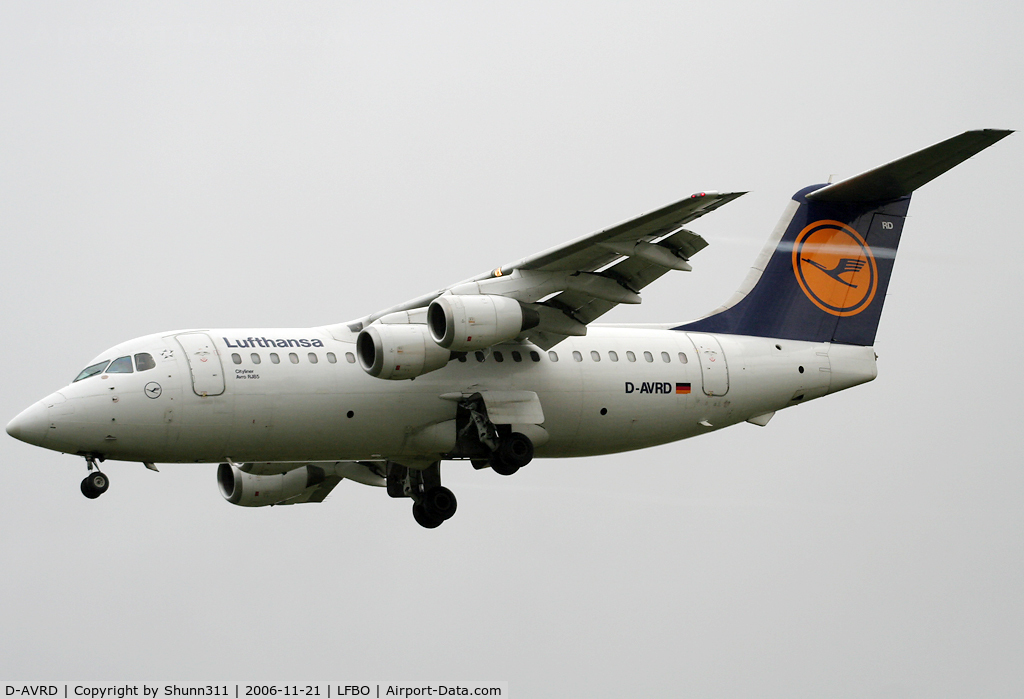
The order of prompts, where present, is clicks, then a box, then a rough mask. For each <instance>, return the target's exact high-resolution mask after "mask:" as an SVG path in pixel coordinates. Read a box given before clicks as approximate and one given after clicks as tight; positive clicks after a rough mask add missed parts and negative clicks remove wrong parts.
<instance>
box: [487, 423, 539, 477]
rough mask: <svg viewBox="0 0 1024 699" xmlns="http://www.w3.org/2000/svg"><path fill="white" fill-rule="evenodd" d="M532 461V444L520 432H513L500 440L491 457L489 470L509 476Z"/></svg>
mask: <svg viewBox="0 0 1024 699" xmlns="http://www.w3.org/2000/svg"><path fill="white" fill-rule="evenodd" d="M532 460H533V442H531V441H530V438H529V437H527V436H526V435H525V434H522V433H521V432H513V433H512V434H510V435H509V436H507V437H505V438H504V439H503V440H501V444H499V445H498V450H497V451H495V452H494V454H493V455H492V456H491V468H493V469H494V471H495V472H496V473H500V474H501V475H503V476H511V475H512V474H513V473H515V472H516V471H518V470H519V469H521V468H522V467H523V466H525V465H526V464H528V463H530V461H532Z"/></svg>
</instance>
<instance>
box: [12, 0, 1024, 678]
mask: <svg viewBox="0 0 1024 699" xmlns="http://www.w3.org/2000/svg"><path fill="white" fill-rule="evenodd" d="M1022 29H1024V10H1022V8H1021V6H1019V5H1016V4H1014V3H1006V2H1000V3H994V2H975V3H964V2H909V3H893V2H857V3H840V2H830V3H822V2H773V3H706V2H705V3H683V2H663V3H657V2H630V3H604V2H591V3H564V2H551V1H550V0H549V1H548V2H542V3H541V2H528V1H523V0H520V1H519V2H515V3H477V2H465V3H449V2H439V3H412V2H410V3H395V2H375V3H336V2H311V3H302V4H299V3H279V4H267V3H259V2H235V3H218V4H211V3H187V2H176V3H166V4H143V3H123V4H122V3H15V2H7V3H3V4H2V5H0V95H2V97H0V235H2V237H0V240H2V245H3V248H2V250H3V254H2V255H0V265H2V274H0V294H2V296H0V298H2V308H3V327H4V328H5V330H4V334H3V341H2V342H0V364H2V366H4V367H5V368H6V377H7V378H6V379H5V380H4V382H3V388H4V390H3V391H2V392H0V422H3V423H6V421H7V420H9V419H10V418H12V417H13V416H14V415H16V414H17V413H18V412H19V411H21V410H22V409H23V408H25V407H27V406H28V405H29V404H31V403H32V402H34V401H36V400H38V399H40V398H42V397H43V396H45V395H47V394H48V393H50V392H52V391H54V390H56V389H58V388H59V387H61V386H62V385H65V384H66V383H67V382H68V381H69V380H70V379H71V378H72V377H73V376H74V375H75V374H76V373H77V372H78V371H79V370H80V369H81V368H82V367H83V366H85V365H86V363H87V362H88V360H89V359H91V358H92V357H94V356H95V355H97V354H98V353H99V352H101V351H103V350H104V349H105V348H107V347H109V346H111V345H114V344H116V343H118V342H120V341H123V340H126V339H129V338H132V337H135V336H139V335H144V334H147V333H151V332H158V331H163V330H171V329H177V328H186V327H234V326H243V327H261V326H269V327H274V326H310V325H320V324H326V323H331V322H339V321H344V320H349V319H352V318H357V317H360V316H363V315H366V314H367V313H370V312H373V311H376V310H379V309H382V308H384V307H387V306H390V305H392V304H395V303H398V302H401V301H404V300H406V299H408V298H412V297H415V296H418V295H420V294H422V293H424V292H427V291H430V290H433V289H435V288H437V287H440V286H444V285H446V284H449V283H452V282H455V281H458V280H461V279H464V278H466V277H469V276H471V275H474V274H477V273H479V272H482V271H484V270H487V269H491V268H494V267H496V266H498V265H499V264H502V263H505V262H509V261H511V260H515V259H519V258H521V257H523V256H525V255H529V254H531V253H534V252H537V251H539V250H542V249H545V248H548V247H550V246H552V245H555V244H558V243H560V242H563V241H565V240H568V239H570V238H573V237H576V236H579V235H583V234H586V233H590V232H592V231H595V230H598V229H601V228H604V227H607V226H609V225H611V224H614V223H617V222H619V221H622V220H625V219H628V218H631V217H633V216H636V215H639V214H641V213H644V212H646V211H648V210H650V209H653V208H656V207H658V206H661V205H663V204H666V203H668V202H671V201H674V200H676V199H679V198H681V197H683V196H687V195H689V194H690V193H692V192H694V191H698V190H702V189H717V190H723V191H724V190H732V191H735V190H749V191H750V194H748V195H747V196H744V197H742V198H740V199H739V200H737V201H736V202H734V203H731V204H729V205H727V206H725V207H723V208H722V209H721V210H719V211H717V212H715V213H713V214H711V215H709V216H707V217H705V218H702V219H700V220H699V221H698V222H696V223H695V224H693V226H692V227H693V229H694V230H696V231H697V232H698V233H700V234H701V235H703V236H704V237H705V238H706V239H707V240H708V241H709V242H710V247H708V248H707V249H706V250H705V251H703V252H702V253H701V254H700V255H699V256H698V257H697V258H695V260H694V271H693V272H692V273H689V274H684V273H672V274H670V275H668V276H666V277H665V278H663V279H662V280H661V281H659V282H658V283H656V284H655V285H653V286H651V287H650V288H649V289H647V290H646V291H645V292H644V303H643V305H642V306H639V307H625V308H619V309H617V310H616V311H615V312H614V313H613V314H611V315H609V316H608V317H607V318H608V319H610V320H617V321H623V322H641V321H669V320H686V319H689V318H693V317H696V316H699V315H701V314H703V313H704V312H706V311H707V310H709V309H711V308H714V307H716V306H718V305H719V304H720V303H722V302H723V301H724V300H725V299H726V298H727V297H728V296H729V295H730V294H731V292H732V291H733V290H734V289H735V287H736V286H737V285H738V284H739V282H740V281H741V280H742V279H743V277H744V275H745V274H746V271H747V269H748V268H749V266H750V264H751V263H752V262H753V260H754V258H755V257H756V255H757V253H758V251H759V250H760V248H761V245H762V244H763V242H764V240H765V239H766V237H767V236H768V234H769V233H770V231H771V230H772V228H773V226H774V225H775V223H776V221H777V219H778V217H779V215H780V214H781V213H782V210H783V208H784V206H785V204H786V200H787V199H788V197H789V196H790V195H791V194H792V193H793V192H795V191H796V190H798V189H800V188H801V187H803V186H805V185H808V184H812V183H816V182H823V181H825V180H826V179H827V178H828V177H829V175H832V174H835V175H838V176H847V175H852V174H855V173H857V172H859V171H862V170H865V169H868V168H870V167H874V166H876V165H879V164H881V163H883V162H886V161H889V160H892V159H894V158H896V157H899V156H901V155H904V154H906V153H909V152H911V151H914V150H917V149H919V148H923V147H925V146H927V145H930V144H931V143H934V142H936V141H939V140H942V139H945V138H948V137H950V136H953V135H955V134H957V133H960V132H962V131H964V130H966V129H973V128H986V127H989V128H1010V129H1014V128H1022V127H1024V91H1022V90H1021V75H1024V49H1022V47H1021V42H1020V33H1021V30H1022ZM1022 163H1024V136H1022V135H1021V134H1016V135H1013V136H1011V137H1009V138H1008V139H1006V140H1004V141H1002V142H1000V143H998V144H997V145H995V146H993V147H992V148H991V149H989V150H987V151H985V152H983V153H981V154H980V155H978V156H976V157H975V158H973V159H971V160H969V161H968V162H966V163H964V164H962V165H961V166H959V167H957V168H956V169H954V170H953V171H951V172H950V173H948V174H946V175H944V176H943V177H941V178H940V179H938V180H936V181H934V182H932V183H931V184H928V185H926V186H925V187H924V188H923V189H922V190H920V191H919V192H918V193H917V194H915V195H914V200H913V203H912V205H911V209H910V218H909V219H908V222H907V225H906V228H905V230H904V235H903V245H902V246H901V249H900V258H899V260H898V261H897V263H896V269H895V273H894V276H893V280H892V284H891V286H890V289H889V299H888V302H887V304H886V311H885V314H884V316H883V318H882V323H881V327H880V328H879V333H878V344H877V352H878V354H879V355H880V359H879V378H878V380H877V381H875V382H874V383H872V384H868V385H866V386H862V387H859V388H856V389H853V390H851V391H847V392H845V393H841V394H838V395H834V396H829V397H826V398H824V399H822V400H819V401H814V402H812V403H810V404H807V405H803V406H800V407H796V408H793V409H790V410H787V411H784V412H782V413H780V414H778V415H777V416H776V417H775V418H774V419H773V420H772V422H771V424H770V425H769V426H768V427H766V428H764V429H762V428H758V427H754V426H752V425H747V424H743V425H738V426H735V427H732V428H729V429H727V430H724V431H721V432H717V433H714V434H711V435H708V436H705V437H702V438H699V439H696V440H691V441H687V442H680V443H676V444H671V445H666V446H663V447H659V448H655V449H648V450H645V451H640V452H634V453H631V454H624V455H615V456H606V457H601V458H587V459H572V460H564V461H555V460H550V461H536V462H534V463H532V464H531V465H530V466H529V467H527V468H525V469H523V470H522V471H521V472H520V473H519V474H517V475H516V476H515V477H512V478H502V477H499V476H497V475H496V474H494V473H491V472H489V471H484V472H475V471H473V470H472V469H471V468H470V467H469V466H468V465H462V464H455V465H449V466H448V467H447V468H446V470H445V478H446V484H448V485H449V486H450V487H451V488H452V489H453V490H454V491H455V492H456V493H457V495H458V497H459V513H458V515H457V516H456V517H455V518H454V519H453V520H451V521H450V522H448V523H446V524H445V525H444V526H442V527H441V528H439V529H436V530H433V531H427V530H423V529H421V528H420V527H419V526H417V525H416V524H415V523H414V522H413V520H412V517H411V516H410V513H409V505H408V501H404V500H403V501H394V500H390V499H389V498H388V497H387V496H386V495H385V493H384V492H383V491H382V490H380V489H372V488H367V487H363V486H359V485H357V484H354V483H342V484H341V485H340V486H339V487H338V488H337V489H336V490H335V491H334V494H333V495H332V496H331V498H330V499H329V500H328V501H327V502H326V503H324V504H322V505H309V506H304V507H291V508H287V507H275V508H262V509H255V510H249V509H244V508H238V507H234V506H232V505H230V504H228V503H226V502H225V501H223V500H222V499H221V496H220V494H219V492H218V490H217V486H216V482H215V467H214V466H212V465H180V466H171V465H169V466H165V467H162V468H161V472H160V473H152V472H150V471H147V470H145V469H144V468H143V467H142V466H141V465H139V464H127V463H126V464H122V463H110V464H108V467H107V468H106V469H105V470H106V471H107V472H108V473H109V475H110V476H111V480H112V485H111V487H110V491H109V492H108V493H107V494H106V495H104V496H103V498H101V499H99V500H96V501H88V500H86V499H85V498H83V497H82V496H81V494H80V492H79V481H80V480H81V479H82V477H83V476H84V475H85V469H84V463H83V461H82V460H81V459H80V458H77V457H72V456H65V455H60V454H57V453H55V452H50V451H46V450H42V449H38V448H35V447H31V446H29V445H27V444H23V443H21V442H17V441H15V440H13V439H11V438H9V437H7V435H5V434H4V435H0V436H2V439H0V461H2V466H0V468H2V474H3V482H4V490H5V493H6V496H5V497H4V498H3V500H4V504H3V506H0V571H2V574H0V681H10V680H16V679H17V680H20V679H26V680H122V681H124V680H169V679H177V680H194V681H203V680H211V681H219V682H228V681H243V682H244V681H292V682H300V681H318V680H330V681H336V682H339V681H345V680H349V679H358V680H378V679H379V680H392V681H399V680H444V681H460V680H461V681H469V680H501V681H507V682H508V683H509V687H510V690H511V692H512V695H513V696H516V697H566V696H581V697H582V696H587V697H622V696H715V697H727V696H736V697H750V696H758V697H802V696H806V697H821V696H830V697H842V696H848V697H863V696H892V697H929V698H931V697H938V696H989V697H995V696H1020V695H1021V693H1022V692H1024V660H1022V659H1024V594H1022V590H1024V508H1022V502H1024V473H1022V457H1021V453H1022V446H1024V445H1022V439H1021V433H1022V431H1021V418H1022V417H1024V411H1022V409H1021V396H1022V395H1024V376H1022V371H1024V370H1022V364H1021V361H1020V353H1021V351H1022V346H1024V323H1022V315H1024V314H1022V303H1021V291H1020V287H1019V280H1020V278H1021V271H1020V269H1021V268H1020V264H1021V260H1022V259H1024V235H1022V231H1021V224H1020V223H1019V218H1017V217H1018V216H1019V208H1020V207H1019V201H1020V196H1021V185H1022V180H1024V178H1022V174H1024V166H1022ZM1015 211H1017V212H1018V213H1016V214H1015V213H1014V212H1015Z"/></svg>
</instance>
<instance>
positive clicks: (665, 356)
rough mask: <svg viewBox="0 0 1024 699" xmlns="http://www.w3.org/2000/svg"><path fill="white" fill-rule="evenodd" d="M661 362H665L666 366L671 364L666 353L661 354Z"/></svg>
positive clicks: (670, 358)
mask: <svg viewBox="0 0 1024 699" xmlns="http://www.w3.org/2000/svg"><path fill="white" fill-rule="evenodd" d="M661 361H663V362H665V363H666V364H670V363H671V362H672V357H671V356H670V355H669V353H668V352H662V353H661Z"/></svg>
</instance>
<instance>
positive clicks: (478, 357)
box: [473, 352, 486, 362]
mask: <svg viewBox="0 0 1024 699" xmlns="http://www.w3.org/2000/svg"><path fill="white" fill-rule="evenodd" d="M473 356H474V357H476V360H477V361H478V362H482V361H483V360H484V359H485V358H486V355H485V354H484V353H483V352H474V353H473Z"/></svg>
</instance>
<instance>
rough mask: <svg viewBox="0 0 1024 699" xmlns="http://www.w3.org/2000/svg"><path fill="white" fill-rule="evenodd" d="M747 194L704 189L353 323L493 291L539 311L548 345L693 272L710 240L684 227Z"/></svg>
mask: <svg viewBox="0 0 1024 699" xmlns="http://www.w3.org/2000/svg"><path fill="white" fill-rule="evenodd" d="M743 194H745V192H723V193H720V192H700V193H697V194H694V195H691V196H689V197H687V198H686V199H682V200H680V201H677V202H674V203H672V204H669V205H668V206H664V207H662V208H660V209H657V210H655V211H651V212H650V213H647V214H644V215H643V216H639V217H637V218H634V219H632V220H630V221H626V222H625V223H620V224H619V225H617V226H612V227H611V228H607V229H605V230H603V231H598V232H597V233H593V234H591V235H587V236H583V237H581V238H577V239H575V240H572V241H569V242H568V243H564V244H562V245H559V246H556V247H553V248H550V249H548V250H544V251H543V252H539V253H537V254H535V255H531V256H530V257H524V258H523V259H521V260H517V261H515V262H510V263H508V264H505V265H502V266H501V267H498V268H496V269H493V270H491V271H489V272H486V273H484V274H481V275H478V276H476V277H473V278H471V279H467V280H466V281H463V282H460V283H458V284H453V285H452V286H449V287H446V288H443V289H439V290H437V291H435V292H432V293H430V294H426V295H424V296H421V297H419V298H416V299H412V300H411V301H407V302H405V303H403V304H399V305H398V306H393V307H391V308H388V309H385V310H383V311H380V312H378V313H374V314H373V315H370V316H367V317H366V318H363V319H361V320H359V321H355V322H353V323H346V324H345V325H347V326H348V328H349V329H350V330H352V331H353V332H358V331H359V330H361V329H362V328H364V327H365V326H366V325H368V324H370V323H372V322H373V321H374V320H377V319H378V318H381V317H383V316H385V315H389V314H391V313H398V312H403V311H405V312H410V315H413V314H414V312H415V311H417V310H418V309H424V310H425V309H426V307H427V306H428V305H429V304H430V302H431V301H433V300H434V299H435V298H437V297H438V296H441V295H442V294H445V293H454V294H494V295H498V296H508V297H510V298H514V299H516V300H517V301H519V302H520V303H523V304H529V305H530V306H531V307H532V308H534V310H537V311H538V312H539V314H540V317H541V323H540V325H539V326H537V327H536V328H533V329H531V330H530V331H528V332H527V334H526V336H527V337H528V338H529V339H530V340H531V341H532V342H533V343H534V344H536V345H538V346H540V347H541V348H543V349H548V348H550V347H552V346H554V345H556V344H558V343H559V342H561V341H562V340H563V339H564V338H565V337H566V336H568V335H585V334H586V326H587V324H588V323H591V322H593V321H594V320H596V319H597V318H599V317H601V316H602V315H604V314H605V313H607V312H608V311H610V310H611V309H612V308H614V307H615V306H617V305H618V304H620V303H640V295H639V292H640V290H642V289H643V288H644V287H646V286H647V285H648V284H650V283H651V282H653V281H655V280H656V279H658V278H659V277H661V276H662V275H663V274H665V273H666V272H668V271H670V270H673V269H676V270H683V271H689V270H690V269H691V267H690V264H689V260H690V258H691V257H693V256H694V255H695V254H697V253H698V252H700V251H701V250H702V249H704V248H705V247H707V241H705V240H704V239H703V238H701V237H700V236H699V235H697V234H696V233H693V232H691V231H688V230H685V229H684V228H683V226H685V225H686V224H688V223H689V222H691V221H694V220H696V219H698V218H700V217H701V216H703V215H704V214H706V213H708V212H710V211H714V210H715V209H717V208H718V207H720V206H722V205H723V204H726V203H728V202H730V201H732V200H733V199H736V198H738V197H740V196H742V195H743Z"/></svg>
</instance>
